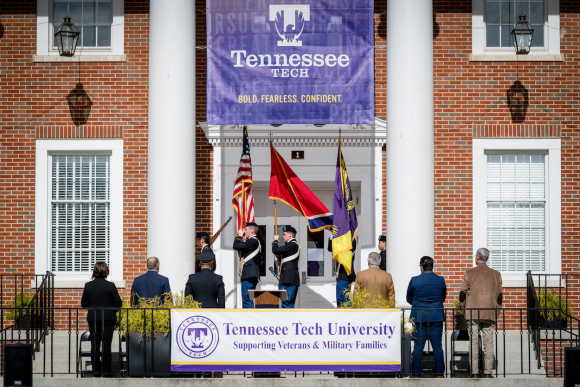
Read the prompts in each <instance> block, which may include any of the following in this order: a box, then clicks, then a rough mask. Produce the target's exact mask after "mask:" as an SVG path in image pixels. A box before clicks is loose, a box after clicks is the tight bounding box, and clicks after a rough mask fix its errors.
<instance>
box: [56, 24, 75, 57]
mask: <svg viewBox="0 0 580 387" xmlns="http://www.w3.org/2000/svg"><path fill="white" fill-rule="evenodd" d="M79 35H80V32H79V30H77V28H76V27H75V25H74V24H73V23H71V22H70V17H69V16H68V14H67V15H66V16H65V18H64V23H62V24H61V25H60V27H59V28H58V31H56V33H55V34H54V36H55V37H56V43H57V44H58V53H59V55H60V56H74V54H75V50H76V48H77V41H78V40H79Z"/></svg>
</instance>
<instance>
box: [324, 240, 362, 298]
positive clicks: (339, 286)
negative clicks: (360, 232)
mask: <svg viewBox="0 0 580 387" xmlns="http://www.w3.org/2000/svg"><path fill="white" fill-rule="evenodd" d="M328 251H330V252H331V253H332V238H328ZM351 251H352V264H351V266H350V267H351V268H352V270H351V272H350V274H347V273H346V270H344V267H343V266H342V265H341V264H338V272H337V273H336V274H335V275H336V307H337V308H339V307H340V306H341V305H342V304H344V303H345V302H347V301H348V300H347V297H346V293H347V292H348V290H349V289H350V284H351V283H353V282H355V281H356V273H355V271H354V258H355V251H356V239H353V240H352V250H351Z"/></svg>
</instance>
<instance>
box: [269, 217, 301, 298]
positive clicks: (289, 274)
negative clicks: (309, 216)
mask: <svg viewBox="0 0 580 387" xmlns="http://www.w3.org/2000/svg"><path fill="white" fill-rule="evenodd" d="M283 230H284V234H283V235H282V238H283V239H284V243H285V244H284V246H282V247H280V243H279V242H278V238H279V237H278V235H274V242H272V253H274V255H279V256H280V258H281V262H280V269H279V270H280V282H279V283H278V289H279V290H282V289H284V290H286V294H287V295H288V300H287V301H282V308H294V304H295V303H296V293H297V292H298V287H299V286H300V275H299V274H298V260H299V259H300V246H298V242H296V229H295V228H294V227H292V226H284V228H283Z"/></svg>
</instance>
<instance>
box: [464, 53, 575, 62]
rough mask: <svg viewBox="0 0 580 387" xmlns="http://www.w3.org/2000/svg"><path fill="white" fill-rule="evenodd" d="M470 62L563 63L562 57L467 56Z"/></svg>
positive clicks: (561, 55)
mask: <svg viewBox="0 0 580 387" xmlns="http://www.w3.org/2000/svg"><path fill="white" fill-rule="evenodd" d="M469 61H470V62H563V61H564V55H563V54H560V55H533V54H532V55H515V54H508V55H475V54H469Z"/></svg>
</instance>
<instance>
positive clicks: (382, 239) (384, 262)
mask: <svg viewBox="0 0 580 387" xmlns="http://www.w3.org/2000/svg"><path fill="white" fill-rule="evenodd" d="M386 241H387V237H386V236H384V235H379V242H386ZM379 269H381V270H382V271H387V249H386V248H385V249H384V250H381V263H380V265H379Z"/></svg>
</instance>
